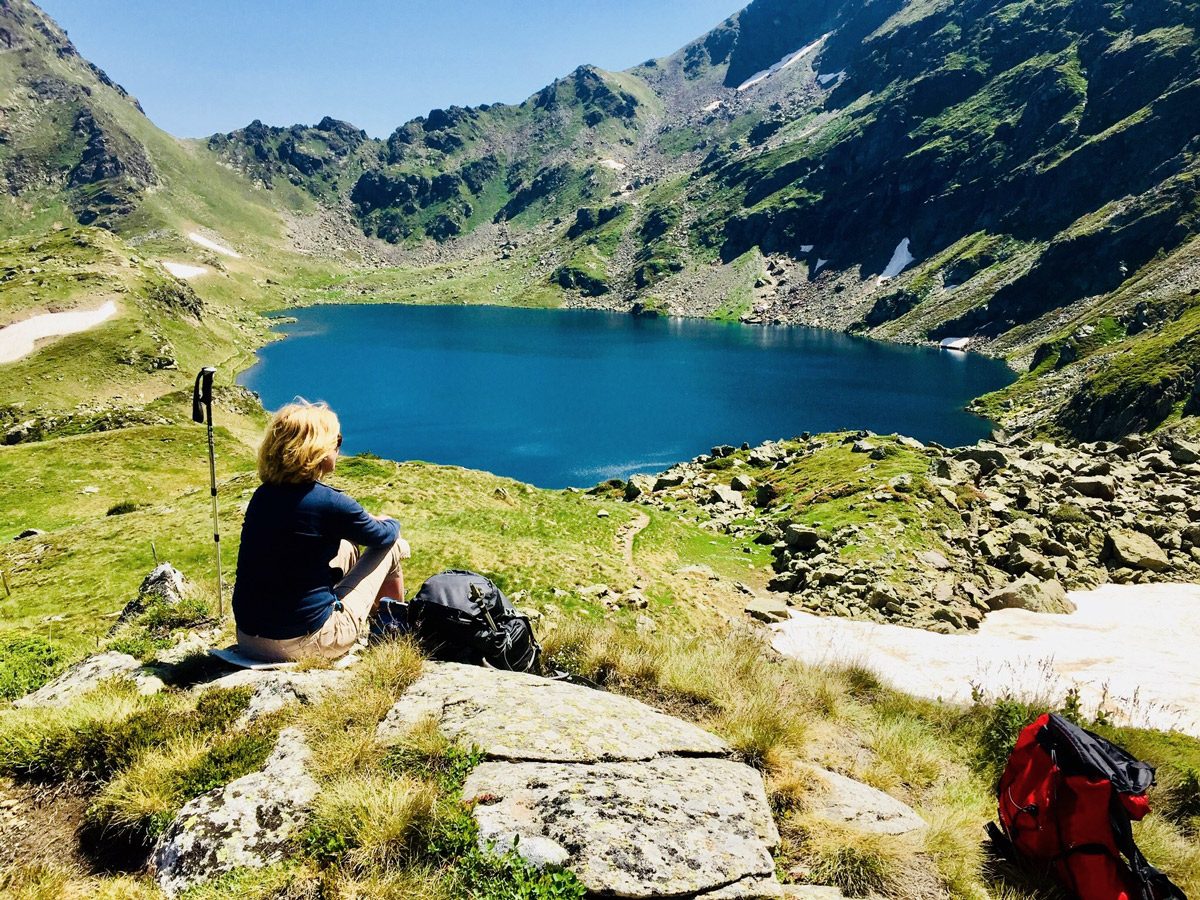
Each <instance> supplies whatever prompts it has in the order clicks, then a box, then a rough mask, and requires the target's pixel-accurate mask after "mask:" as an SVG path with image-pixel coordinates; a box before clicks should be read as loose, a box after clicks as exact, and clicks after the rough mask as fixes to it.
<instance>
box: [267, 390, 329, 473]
mask: <svg viewBox="0 0 1200 900" xmlns="http://www.w3.org/2000/svg"><path fill="white" fill-rule="evenodd" d="M340 431H341V426H340V425H339V424H338V417H337V416H336V415H334V412H333V410H331V409H330V408H329V407H328V406H326V405H325V404H324V403H309V402H308V401H307V400H302V399H300V398H297V400H296V402H295V403H289V404H288V405H287V406H284V407H283V408H281V409H280V410H279V411H278V412H276V413H275V415H273V416H271V422H270V424H269V425H267V436H266V437H265V438H263V442H262V446H261V447H259V448H258V477H259V478H261V479H262V480H263V482H264V483H266V484H303V483H305V482H308V481H320V479H321V474H322V473H321V463H322V462H323V461H324V459H325V457H326V456H328V455H329V453H330V452H331V451H333V450H336V449H337V446H338V435H339V433H340Z"/></svg>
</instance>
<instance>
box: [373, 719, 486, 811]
mask: <svg viewBox="0 0 1200 900" xmlns="http://www.w3.org/2000/svg"><path fill="white" fill-rule="evenodd" d="M482 759H483V754H482V752H480V751H479V750H477V749H475V748H463V747H459V746H458V745H457V744H455V743H453V742H452V741H451V740H450V739H449V738H447V737H446V736H445V735H444V734H442V733H441V731H439V730H438V726H437V722H436V721H434V720H433V719H425V720H423V721H421V722H418V723H417V724H416V725H415V726H414V727H413V728H411V729H410V730H409V731H408V733H407V734H406V735H405V736H404V737H403V738H402V739H401V740H400V742H399V743H398V744H396V745H395V746H394V747H392V749H391V750H389V751H388V753H387V756H385V757H384V759H383V768H384V770H385V771H387V772H391V773H394V774H397V775H407V776H411V777H416V778H422V779H426V780H429V781H433V782H434V783H436V784H437V786H438V789H439V790H440V791H441V792H442V793H443V794H445V795H450V794H454V793H457V792H458V791H461V790H462V786H463V782H465V781H466V780H467V776H468V775H469V774H470V773H471V770H472V769H474V768H475V767H476V766H477V765H479V763H480V761H481V760H482Z"/></svg>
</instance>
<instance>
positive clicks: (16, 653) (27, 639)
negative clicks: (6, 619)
mask: <svg viewBox="0 0 1200 900" xmlns="http://www.w3.org/2000/svg"><path fill="white" fill-rule="evenodd" d="M62 663H63V657H62V653H61V651H60V650H59V648H58V647H57V645H55V644H53V643H51V642H50V641H48V640H46V639H45V638H43V637H41V636H40V635H36V634H5V635H3V636H0V701H4V700H15V699H16V698H18V697H23V696H24V695H25V694H28V693H29V692H30V691H34V690H37V689H38V688H39V687H41V686H42V685H43V684H45V683H46V682H47V681H49V680H50V678H51V677H53V676H54V675H55V674H56V673H57V672H58V670H59V669H61V668H62Z"/></svg>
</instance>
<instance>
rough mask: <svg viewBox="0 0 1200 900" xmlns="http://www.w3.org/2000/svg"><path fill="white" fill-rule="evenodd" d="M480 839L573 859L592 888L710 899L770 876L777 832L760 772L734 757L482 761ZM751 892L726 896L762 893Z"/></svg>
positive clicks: (469, 790)
mask: <svg viewBox="0 0 1200 900" xmlns="http://www.w3.org/2000/svg"><path fill="white" fill-rule="evenodd" d="M463 793H464V796H465V797H466V798H467V799H469V800H470V799H476V800H477V801H478V805H477V806H476V808H475V817H476V819H477V820H478V821H479V830H480V837H481V839H482V840H486V841H490V842H493V843H494V844H495V846H496V847H497V849H506V848H508V847H511V846H513V844H514V842H516V846H517V849H518V851H519V852H521V853H522V854H528V853H530V852H531V849H530V848H532V852H533V853H536V854H537V856H538V857H540V858H543V859H546V860H547V861H549V862H553V863H557V864H559V865H564V866H568V867H569V868H570V869H571V871H572V872H574V873H575V875H576V877H578V878H579V880H580V881H581V882H583V884H584V885H585V886H586V887H587V889H588V891H589V892H590V893H592V894H596V895H600V896H617V897H631V898H633V897H644V898H651V897H679V896H707V892H709V891H712V890H715V889H717V888H722V887H725V886H727V885H731V884H736V883H738V882H743V881H749V882H751V883H753V882H759V881H761V880H764V879H767V880H769V879H770V878H771V875H772V872H773V871H774V861H773V860H772V857H771V850H772V849H773V848H774V847H775V846H776V845H777V844H778V843H779V833H778V831H777V830H776V828H775V823H774V821H773V820H772V818H771V811H770V807H769V806H768V805H767V797H766V793H765V791H764V789H763V783H762V778H761V777H760V776H759V775H758V773H757V772H755V771H754V770H753V769H751V768H749V767H748V766H744V765H742V764H741V763H738V762H733V761H731V760H727V759H711V758H699V759H697V758H686V759H681V758H678V757H667V758H663V759H655V760H649V761H637V762H621V763H599V764H595V765H586V764H585V765H572V764H564V763H515V764H510V763H497V762H489V763H484V764H483V765H481V766H479V768H477V769H476V770H475V771H474V772H473V773H471V776H470V778H468V779H467V783H466V785H465V787H464V790H463ZM761 890H762V887H761V886H757V887H755V888H754V891H751V892H750V893H748V894H746V893H742V894H738V895H727V896H758V894H756V893H755V891H761Z"/></svg>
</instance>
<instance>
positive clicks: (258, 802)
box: [152, 728, 317, 897]
mask: <svg viewBox="0 0 1200 900" xmlns="http://www.w3.org/2000/svg"><path fill="white" fill-rule="evenodd" d="M309 755H310V751H309V748H308V745H307V744H306V743H305V742H304V738H303V736H302V735H301V734H300V732H299V731H298V730H296V729H294V728H286V729H284V730H283V731H282V732H280V734H279V740H278V742H277V743H276V745H275V749H274V751H273V752H272V753H271V757H270V758H269V759H268V760H267V764H266V766H265V767H264V768H263V769H262V770H261V771H259V772H255V773H253V774H250V775H245V776H243V777H241V778H238V779H237V780H236V781H231V782H230V783H229V784H227V785H225V786H224V787H219V788H214V789H213V790H211V791H209V792H208V793H207V794H202V795H201V796H199V797H196V798H195V799H194V800H191V801H189V802H188V803H187V805H185V806H184V807H183V809H182V810H180V811H179V815H178V816H176V817H175V821H173V822H172V823H171V824H170V825H169V826H168V827H167V830H166V831H165V832H163V834H162V836H161V837H160V838H159V840H158V843H157V844H156V845H155V848H154V855H153V863H152V864H153V869H154V877H155V879H156V880H157V881H158V885H159V887H161V888H162V889H163V891H164V892H165V893H166V894H167V896H169V897H177V896H178V895H180V894H182V893H183V892H184V891H186V890H188V889H189V888H191V887H193V886H195V885H197V884H201V883H203V882H205V881H210V880H212V879H214V878H217V877H218V876H220V875H224V874H225V873H227V872H232V871H233V870H234V869H243V868H248V869H258V868H263V867H265V866H269V865H271V864H272V863H276V862H279V861H280V860H282V859H283V858H284V857H285V855H286V853H287V850H288V848H289V845H290V842H291V840H292V838H293V836H294V835H295V833H296V831H297V829H299V828H300V826H301V825H302V824H303V823H304V821H305V819H306V818H307V815H308V811H309V809H310V807H311V806H312V802H313V800H314V798H315V797H316V795H317V784H316V782H315V781H313V779H312V778H311V777H310V776H309V775H308V773H307V772H306V771H305V763H306V762H307V761H308V758H309Z"/></svg>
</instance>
